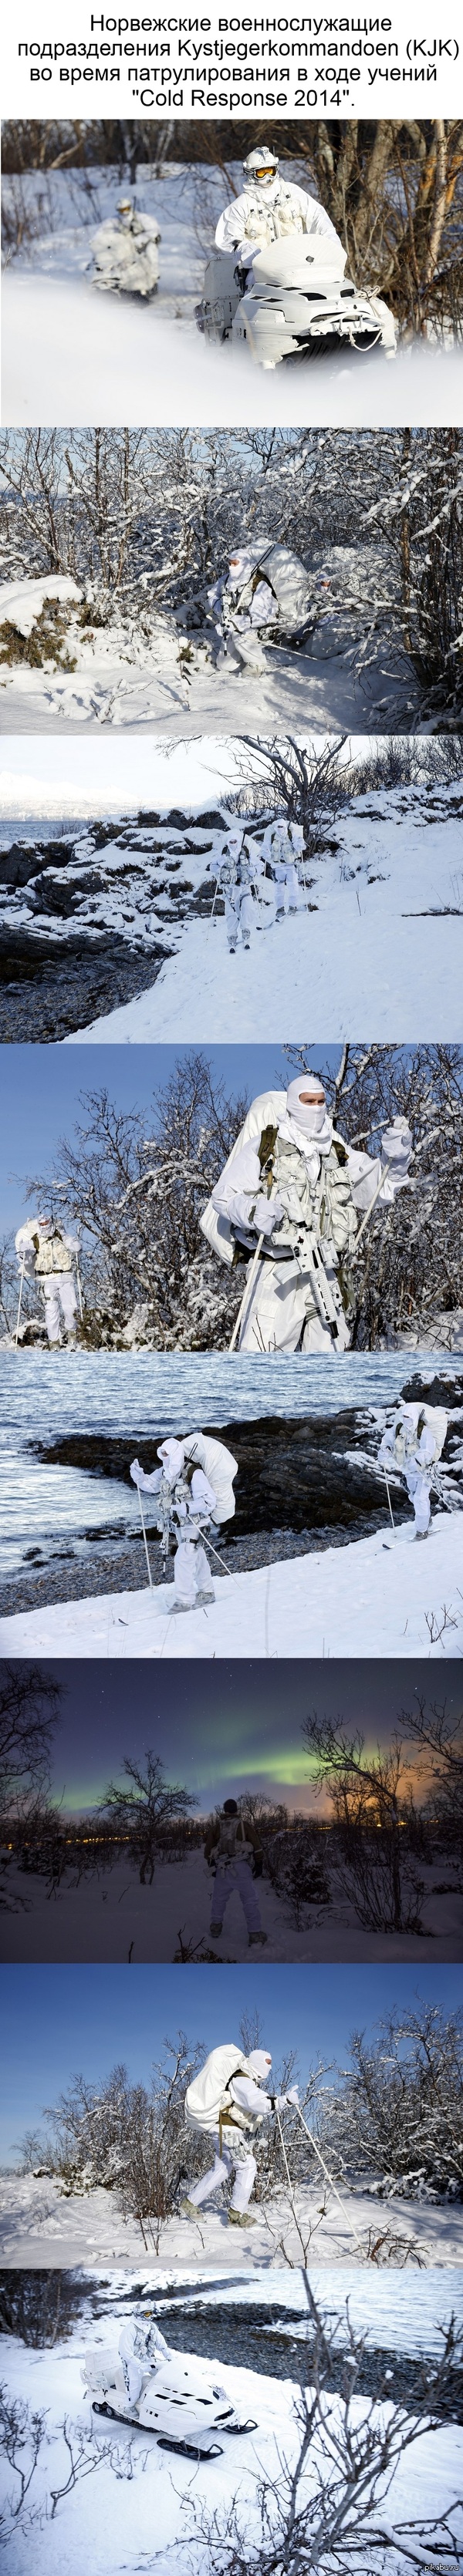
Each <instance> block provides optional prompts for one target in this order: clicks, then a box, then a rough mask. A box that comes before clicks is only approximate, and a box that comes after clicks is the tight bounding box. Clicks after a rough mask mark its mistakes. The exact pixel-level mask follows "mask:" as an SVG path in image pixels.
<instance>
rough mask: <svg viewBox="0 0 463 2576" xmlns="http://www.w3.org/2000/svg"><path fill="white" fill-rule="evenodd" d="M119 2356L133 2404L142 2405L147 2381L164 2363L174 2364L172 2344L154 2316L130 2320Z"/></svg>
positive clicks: (120, 2339)
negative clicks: (170, 2362) (139, 2401)
mask: <svg viewBox="0 0 463 2576" xmlns="http://www.w3.org/2000/svg"><path fill="white" fill-rule="evenodd" d="M119 2357H120V2360H121V2362H122V2369H123V2373H124V2380H125V2386H126V2390H127V2396H128V2399H129V2404H130V2405H131V2406H138V2400H139V2397H141V2393H142V2388H143V2383H144V2380H145V2379H147V2378H148V2376H149V2377H151V2376H152V2373H153V2371H156V2370H157V2369H158V2368H159V2366H160V2364H161V2363H162V2362H164V2361H170V2349H169V2344H168V2343H166V2342H165V2338H164V2335H163V2334H161V2333H160V2330H159V2326H157V2325H156V2324H155V2320H154V2317H149V2318H145V2317H141V2318H140V2319H137V2318H136V2317H128V2318H127V2320H126V2322H125V2324H124V2325H123V2326H122V2330H121V2333H120V2336H119Z"/></svg>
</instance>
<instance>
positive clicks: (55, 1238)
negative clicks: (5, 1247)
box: [15, 1217, 79, 1347]
mask: <svg viewBox="0 0 463 2576" xmlns="http://www.w3.org/2000/svg"><path fill="white" fill-rule="evenodd" d="M15 1249H16V1252H17V1254H18V1260H19V1263H20V1268H21V1270H22V1268H23V1264H24V1278H25V1279H34V1280H36V1281H37V1286H38V1288H40V1291H41V1295H42V1297H43V1300H44V1306H45V1321H46V1327H47V1333H48V1340H49V1342H50V1345H51V1347H54V1346H55V1345H59V1344H60V1343H61V1341H62V1338H63V1332H64V1334H66V1336H67V1338H68V1339H71V1340H74V1335H75V1328H76V1313H77V1300H76V1290H75V1279H74V1271H73V1264H74V1262H75V1261H76V1260H77V1256H78V1252H79V1237H78V1235H76V1234H65V1232H64V1227H63V1226H60V1225H58V1224H56V1223H53V1221H52V1218H51V1217H30V1218H29V1219H28V1222H27V1224H26V1225H20V1226H19V1229H18V1233H17V1234H16V1235H15Z"/></svg>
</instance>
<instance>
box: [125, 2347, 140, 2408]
mask: <svg viewBox="0 0 463 2576" xmlns="http://www.w3.org/2000/svg"><path fill="white" fill-rule="evenodd" d="M121 2361H122V2368H123V2372H124V2379H125V2385H126V2389H127V2396H128V2399H129V2404H130V2406H137V2405H138V2399H139V2397H141V2392H142V2387H143V2380H144V2376H145V2373H144V2371H143V2370H142V2368H141V2363H140V2362H139V2361H136V2360H135V2356H134V2355H133V2354H132V2353H130V2356H129V2355H128V2356H127V2358H126V2356H125V2353H124V2354H122V2353H121Z"/></svg>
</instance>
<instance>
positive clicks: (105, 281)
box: [92, 199, 161, 301]
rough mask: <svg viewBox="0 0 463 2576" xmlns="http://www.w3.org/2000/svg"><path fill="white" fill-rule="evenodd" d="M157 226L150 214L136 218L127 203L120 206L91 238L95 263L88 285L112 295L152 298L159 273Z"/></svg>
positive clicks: (122, 202) (158, 233) (159, 237)
mask: <svg viewBox="0 0 463 2576" xmlns="http://www.w3.org/2000/svg"><path fill="white" fill-rule="evenodd" d="M160 240H161V235H160V231H159V224H157V223H156V222H155V220H154V217H153V216H152V215H138V214H136V213H135V208H134V206H132V205H131V203H130V200H129V199H127V201H126V202H125V203H124V201H123V200H121V204H120V206H119V208H118V212H117V215H113V216H110V217H109V218H108V221H107V223H105V224H99V226H98V232H96V233H95V234H94V238H93V253H94V260H95V267H94V274H93V280H92V283H93V285H94V286H98V287H100V288H101V290H102V291H103V292H109V291H112V293H113V295H141V296H142V297H143V299H144V300H145V301H146V299H147V298H148V297H149V296H150V295H155V293H156V287H157V282H158V274H159V261H158V242H160Z"/></svg>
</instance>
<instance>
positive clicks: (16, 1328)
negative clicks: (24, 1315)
mask: <svg viewBox="0 0 463 2576" xmlns="http://www.w3.org/2000/svg"><path fill="white" fill-rule="evenodd" d="M23 1270H26V1252H23V1260H21V1293H18V1324H15V1350H18V1327H21V1296H23Z"/></svg>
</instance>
